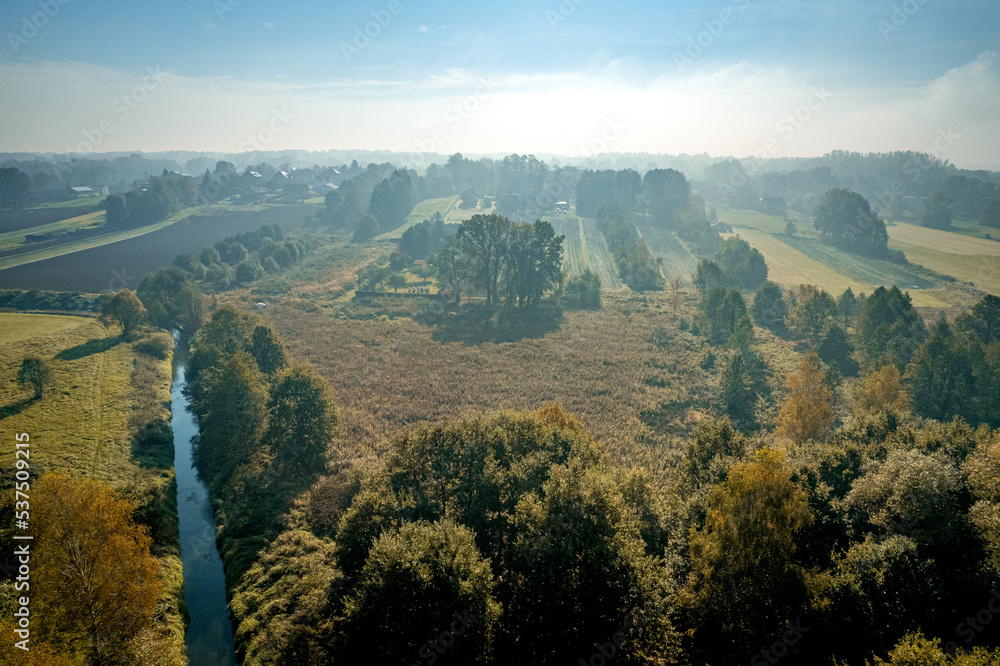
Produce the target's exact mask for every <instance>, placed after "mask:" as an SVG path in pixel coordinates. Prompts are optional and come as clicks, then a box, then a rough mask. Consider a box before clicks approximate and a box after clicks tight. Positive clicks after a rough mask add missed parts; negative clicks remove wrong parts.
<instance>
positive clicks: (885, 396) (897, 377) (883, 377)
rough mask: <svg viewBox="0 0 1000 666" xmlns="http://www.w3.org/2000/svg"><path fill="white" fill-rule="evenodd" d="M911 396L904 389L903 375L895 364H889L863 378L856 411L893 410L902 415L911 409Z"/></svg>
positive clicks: (859, 387)
mask: <svg viewBox="0 0 1000 666" xmlns="http://www.w3.org/2000/svg"><path fill="white" fill-rule="evenodd" d="M909 409H910V397H909V396H908V395H907V394H906V391H904V390H903V384H902V375H901V373H900V372H899V368H897V367H896V366H895V365H892V364H891V363H890V364H887V365H884V366H882V367H881V368H879V369H878V370H875V371H874V372H870V373H869V374H867V375H865V376H864V377H862V378H861V384H860V385H859V386H858V391H857V397H856V399H855V402H854V410H855V411H863V412H880V411H891V412H894V413H895V414H897V415H901V414H904V413H906V412H907V411H909Z"/></svg>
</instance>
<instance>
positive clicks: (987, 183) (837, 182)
mask: <svg viewBox="0 0 1000 666" xmlns="http://www.w3.org/2000/svg"><path fill="white" fill-rule="evenodd" d="M704 180H705V181H706V183H705V184H706V185H707V187H705V188H704V190H705V194H706V196H708V197H709V198H710V199H711V200H712V201H718V202H720V203H727V204H729V205H732V206H739V207H744V208H756V207H757V202H758V200H759V199H760V197H784V198H786V199H787V200H788V201H789V203H790V204H791V205H792V206H793V207H795V208H797V209H798V210H799V211H800V212H802V213H805V214H811V213H812V207H813V206H814V205H815V202H814V200H813V199H812V197H814V196H815V195H816V194H818V193H820V192H827V191H829V190H831V189H837V188H845V189H850V190H853V191H855V192H858V193H860V194H861V195H862V196H864V197H865V198H866V199H868V200H869V201H871V202H873V204H874V205H875V206H876V207H877V209H878V210H879V211H880V213H881V214H882V215H887V216H890V217H892V218H894V219H912V220H913V221H916V222H918V223H921V224H928V226H934V225H935V224H941V222H940V220H941V218H940V217H938V218H937V220H938V221H937V222H935V221H934V220H935V218H934V216H933V215H930V216H928V215H927V213H928V212H932V211H933V210H934V208H933V205H934V202H935V201H937V202H945V205H946V212H948V213H949V215H951V216H954V217H955V218H958V219H963V220H969V221H977V222H980V223H982V224H984V225H986V226H996V224H988V221H990V220H994V219H995V217H994V215H993V214H992V213H991V211H994V210H995V208H996V207H997V206H998V205H1000V204H997V203H996V202H998V201H1000V178H998V176H997V174H996V173H995V172H990V171H975V170H966V169H958V168H956V167H955V165H953V164H951V163H949V162H947V161H946V160H942V159H940V158H938V157H935V156H932V155H929V154H926V153H918V152H912V151H905V152H903V151H900V152H892V153H852V152H847V151H833V152H831V153H828V154H826V155H824V156H822V157H816V158H798V159H769V160H755V159H747V160H742V161H741V160H723V161H721V162H716V163H715V164H712V165H710V166H708V167H707V168H706V169H705V171H704ZM928 202H931V204H932V206H931V209H930V210H928V207H927V203H928ZM938 211H940V209H938Z"/></svg>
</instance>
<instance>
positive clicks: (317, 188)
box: [312, 181, 337, 197]
mask: <svg viewBox="0 0 1000 666" xmlns="http://www.w3.org/2000/svg"><path fill="white" fill-rule="evenodd" d="M312 189H313V192H315V193H316V196H319V197H325V196H326V195H327V194H329V193H330V192H333V191H334V190H335V189H337V186H336V185H334V184H333V183H324V182H321V181H313V184H312Z"/></svg>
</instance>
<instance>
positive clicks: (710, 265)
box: [694, 259, 734, 297]
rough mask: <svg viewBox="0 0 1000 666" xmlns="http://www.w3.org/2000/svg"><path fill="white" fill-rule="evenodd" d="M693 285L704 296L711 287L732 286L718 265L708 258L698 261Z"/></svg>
mask: <svg viewBox="0 0 1000 666" xmlns="http://www.w3.org/2000/svg"><path fill="white" fill-rule="evenodd" d="M694 283H695V286H697V287H698V291H700V292H701V295H702V296H703V297H704V296H706V295H707V294H708V293H709V292H710V291H712V290H713V289H726V288H729V287H731V286H734V285H733V284H732V282H731V281H730V280H729V278H728V277H727V276H726V274H725V272H724V271H723V270H722V269H721V268H719V265H718V264H717V263H715V262H714V261H712V260H710V259H702V260H701V261H699V262H698V269H697V271H696V272H695V277H694Z"/></svg>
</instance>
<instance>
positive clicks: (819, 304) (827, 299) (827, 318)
mask: <svg viewBox="0 0 1000 666" xmlns="http://www.w3.org/2000/svg"><path fill="white" fill-rule="evenodd" d="M836 312H837V302H836V301H835V300H833V297H832V296H831V295H830V294H828V293H827V292H825V291H823V290H822V289H817V288H816V286H815V285H811V284H803V285H799V288H798V290H796V291H795V292H794V300H793V301H792V306H791V307H790V308H789V310H788V317H787V318H786V319H785V321H786V322H787V324H788V328H789V329H790V330H791V331H792V332H793V333H795V334H796V335H799V336H801V337H803V338H805V339H806V340H808V341H809V344H810V345H812V347H813V349H816V348H818V347H819V346H820V344H821V343H822V341H823V336H824V335H825V334H826V331H827V330H828V329H829V327H830V325H831V324H832V323H833V317H834V315H835V314H836Z"/></svg>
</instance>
